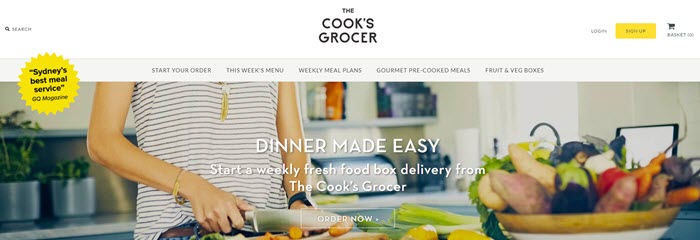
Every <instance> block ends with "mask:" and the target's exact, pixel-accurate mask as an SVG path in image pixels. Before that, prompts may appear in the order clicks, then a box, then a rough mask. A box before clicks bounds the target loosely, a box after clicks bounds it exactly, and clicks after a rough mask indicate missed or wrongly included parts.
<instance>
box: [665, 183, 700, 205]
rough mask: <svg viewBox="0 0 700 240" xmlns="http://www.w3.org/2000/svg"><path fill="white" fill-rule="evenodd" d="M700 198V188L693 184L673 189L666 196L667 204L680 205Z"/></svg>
mask: <svg viewBox="0 0 700 240" xmlns="http://www.w3.org/2000/svg"><path fill="white" fill-rule="evenodd" d="M698 200H700V188H698V187H696V186H693V185H691V186H688V187H684V188H681V189H676V190H671V191H670V192H668V195H667V196H666V204H668V205H669V206H680V205H683V204H688V203H692V202H695V201H698Z"/></svg>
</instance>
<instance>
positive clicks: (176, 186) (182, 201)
mask: <svg viewBox="0 0 700 240" xmlns="http://www.w3.org/2000/svg"><path fill="white" fill-rule="evenodd" d="M184 171H185V169H180V172H179V173H178V174H177V177H176V178H175V184H174V185H173V197H174V198H175V203H177V204H179V205H184V204H185V198H183V197H180V196H178V195H177V193H178V191H180V176H182V172H184Z"/></svg>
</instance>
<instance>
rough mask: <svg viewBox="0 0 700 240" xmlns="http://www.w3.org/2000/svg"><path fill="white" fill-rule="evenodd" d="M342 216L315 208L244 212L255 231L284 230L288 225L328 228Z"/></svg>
mask: <svg viewBox="0 0 700 240" xmlns="http://www.w3.org/2000/svg"><path fill="white" fill-rule="evenodd" d="M344 218H346V217H344V216H341V215H338V214H336V213H332V212H328V211H323V210H316V209H295V210H286V209H258V210H253V211H246V212H245V220H246V222H247V223H249V224H250V225H251V226H253V230H254V231H256V232H286V231H289V228H290V227H294V226H296V227H300V228H301V229H303V230H316V229H325V228H329V227H330V226H331V225H333V224H335V223H337V222H339V221H342V220H344Z"/></svg>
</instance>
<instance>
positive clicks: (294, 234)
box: [289, 227, 304, 239]
mask: <svg viewBox="0 0 700 240" xmlns="http://www.w3.org/2000/svg"><path fill="white" fill-rule="evenodd" d="M303 236H304V231H302V230H301V228H299V227H290V228H289V238H291V239H301V237H303Z"/></svg>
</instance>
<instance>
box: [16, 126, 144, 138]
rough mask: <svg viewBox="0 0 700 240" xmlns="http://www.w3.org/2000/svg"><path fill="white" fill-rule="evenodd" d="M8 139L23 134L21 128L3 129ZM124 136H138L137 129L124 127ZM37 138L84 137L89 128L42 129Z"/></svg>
mask: <svg viewBox="0 0 700 240" xmlns="http://www.w3.org/2000/svg"><path fill="white" fill-rule="evenodd" d="M3 134H4V135H5V138H6V139H13V138H18V137H19V136H22V132H21V131H20V130H14V129H13V130H3ZM124 136H136V130H135V129H133V128H127V129H124ZM36 137H37V138H76V137H79V138H84V137H87V129H60V130H41V131H39V132H38V133H37V134H36Z"/></svg>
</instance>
